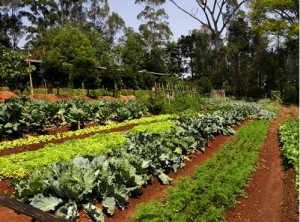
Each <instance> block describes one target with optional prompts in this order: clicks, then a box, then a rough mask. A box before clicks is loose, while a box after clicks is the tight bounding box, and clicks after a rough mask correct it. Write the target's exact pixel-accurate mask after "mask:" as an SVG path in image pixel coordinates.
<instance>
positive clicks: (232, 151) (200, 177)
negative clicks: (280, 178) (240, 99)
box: [133, 120, 269, 222]
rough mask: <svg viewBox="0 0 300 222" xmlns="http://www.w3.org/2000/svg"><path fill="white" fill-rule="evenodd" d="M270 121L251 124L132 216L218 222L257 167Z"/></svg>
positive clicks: (163, 221)
mask: <svg viewBox="0 0 300 222" xmlns="http://www.w3.org/2000/svg"><path fill="white" fill-rule="evenodd" d="M268 125H269V121H266V120H260V121H254V122H251V123H249V124H247V125H245V126H244V127H242V128H241V129H240V130H239V131H238V132H237V134H236V136H235V137H234V139H233V140H231V141H230V142H228V143H226V144H225V145H224V146H223V147H222V149H221V150H220V151H219V152H218V153H216V154H215V155H213V156H212V157H211V158H210V159H209V160H207V161H206V162H205V163H204V164H202V165H201V166H199V167H198V168H197V169H196V171H195V173H194V175H193V176H192V177H183V178H181V179H180V180H179V181H178V182H177V183H176V185H175V186H174V187H170V188H169V189H168V190H167V195H166V199H165V200H164V201H152V202H150V203H148V204H146V205H140V206H139V208H138V210H137V211H136V212H135V214H134V215H133V220H134V221H139V222H150V221H151V222H156V221H157V222H158V221H159V222H167V221H168V222H169V221H176V222H185V221H195V222H200V221H201V222H212V221H215V222H217V221H218V222H219V221H222V220H223V215H224V213H225V209H227V208H229V207H231V206H233V205H234V204H235V203H236V198H237V196H239V195H241V194H242V193H243V189H244V187H245V186H246V184H247V181H248V178H249V177H250V176H251V174H252V172H253V171H254V169H255V167H256V163H257V160H258V153H259V150H260V148H261V146H262V143H263V140H264V138H265V135H266V132H267V128H268Z"/></svg>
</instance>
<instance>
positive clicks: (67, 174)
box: [15, 112, 246, 221]
mask: <svg viewBox="0 0 300 222" xmlns="http://www.w3.org/2000/svg"><path fill="white" fill-rule="evenodd" d="M235 114H236V113H235ZM220 115H221V116H220ZM237 115H238V116H237V117H236V116H232V115H230V112H218V113H214V114H210V115H202V116H194V117H187V116H185V117H183V118H179V119H178V121H177V123H176V126H174V127H171V128H170V129H168V130H165V131H163V132H160V133H153V132H152V133H150V132H149V131H142V132H140V131H138V132H136V133H127V135H126V137H127V142H126V144H124V146H123V147H122V148H120V149H115V150H114V151H113V152H112V153H110V154H109V155H108V156H100V157H92V156H91V155H89V156H86V157H82V158H76V159H74V160H73V161H72V162H70V161H69V162H59V163H54V164H52V167H51V168H50V170H49V171H42V172H35V173H32V174H31V176H30V177H29V178H28V179H27V180H25V181H21V182H20V183H19V184H17V186H16V195H15V196H16V197H17V198H18V199H20V200H23V201H25V202H28V203H30V204H31V205H33V206H35V207H38V208H40V209H42V210H45V211H57V212H58V215H60V216H61V217H63V218H66V219H71V220H73V219H74V218H75V217H76V216H77V215H78V211H79V210H81V209H84V210H85V211H87V212H88V213H89V214H90V215H91V216H92V217H93V218H94V219H95V220H96V221H103V220H104V216H103V213H102V210H101V209H100V208H96V207H95V203H96V201H98V202H101V203H102V206H103V208H104V212H106V213H107V214H108V215H113V214H114V209H115V207H116V206H118V207H119V208H121V209H124V208H125V201H126V200H127V199H128V198H129V197H130V196H136V195H139V194H140V191H141V188H142V186H143V185H145V184H147V183H148V181H149V180H150V179H151V178H152V177H153V176H157V177H158V178H159V180H160V181H161V182H162V183H163V184H169V183H170V182H171V181H172V179H171V178H170V177H169V176H168V175H167V173H168V172H169V171H173V172H177V170H178V169H179V168H182V167H184V159H185V158H186V157H187V156H188V155H189V154H192V153H194V152H196V151H197V150H204V146H205V143H206V142H207V140H208V139H210V138H212V137H213V136H216V135H217V134H220V133H221V134H228V133H233V132H234V131H233V129H232V128H231V127H229V124H228V123H226V120H230V119H240V121H241V120H243V119H245V118H246V116H245V117H243V116H239V115H242V114H238V113H237ZM222 116H226V118H223V117H222ZM190 119H193V121H195V122H197V124H194V125H192V126H193V127H190V126H188V125H187V124H188V123H189V122H191V121H190ZM230 122H231V123H232V124H233V125H234V124H235V123H237V121H230ZM155 124H156V126H157V127H159V128H160V127H161V126H159V124H158V123H155ZM107 135H108V134H107ZM199 135H201V136H199ZM115 139H116V138H114V140H115Z"/></svg>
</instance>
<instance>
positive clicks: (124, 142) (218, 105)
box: [0, 98, 299, 221]
mask: <svg viewBox="0 0 300 222" xmlns="http://www.w3.org/2000/svg"><path fill="white" fill-rule="evenodd" d="M0 105H1V106H2V110H5V112H2V113H1V118H0V120H1V124H0V126H1V127H2V128H1V130H2V131H1V132H2V133H1V136H2V138H4V139H3V141H2V142H1V143H0V153H1V151H8V150H13V151H14V153H11V154H9V155H2V156H1V157H0V179H2V180H4V181H6V180H9V181H11V183H12V185H13V187H14V191H15V192H14V194H13V196H14V198H16V199H18V200H20V201H23V202H25V203H27V204H30V205H32V206H34V207H36V208H39V209H41V210H43V211H45V212H50V213H55V215H57V216H59V217H62V218H65V219H68V220H71V221H74V220H76V218H78V217H79V215H81V212H83V211H84V212H86V213H87V214H88V215H89V217H90V220H91V221H92V220H94V221H106V220H108V221H113V220H114V214H115V212H117V214H118V213H119V212H120V210H124V211H126V208H128V205H130V199H132V198H140V197H141V196H142V195H143V190H144V189H145V188H146V187H151V184H152V183H154V182H155V181H158V182H159V183H161V184H162V185H164V186H166V187H167V186H168V185H171V187H170V188H169V189H167V192H166V196H165V198H164V199H163V200H155V201H153V202H149V203H147V204H146V205H143V206H141V207H138V210H137V211H136V212H135V213H134V215H133V216H132V218H131V220H134V221H220V220H222V219H224V217H225V212H226V210H227V209H229V208H231V207H233V206H234V205H235V204H236V203H237V198H238V197H240V196H241V195H243V193H244V191H243V190H244V188H245V186H246V185H247V184H248V180H249V177H250V176H251V175H252V174H253V172H254V171H255V169H256V164H257V161H258V159H259V155H258V154H259V150H260V148H261V147H262V144H263V141H264V140H265V137H266V134H267V129H268V127H269V125H270V122H271V121H272V119H273V118H274V117H275V113H274V112H272V111H269V110H267V109H266V104H264V103H246V102H214V101H206V105H205V106H206V107H210V109H209V110H206V112H200V113H195V112H186V113H179V114H176V115H158V116H148V117H147V115H148V114H149V113H148V112H147V106H146V105H145V104H143V103H140V102H123V103H121V102H111V103H105V102H101V101H97V102H83V101H80V100H74V101H71V102H58V103H51V102H45V101H30V100H27V99H25V98H21V99H10V100H6V101H5V102H4V103H1V104H0ZM32 113H34V115H32ZM143 116H146V117H143ZM90 123H93V124H96V125H92V126H89V127H86V126H87V125H88V124H90ZM241 123H243V126H242V127H241V128H240V129H238V131H237V132H236V131H235V130H234V127H236V126H238V125H240V124H241ZM98 124H100V125H98ZM287 124H292V123H291V122H287V123H285V124H283V125H282V126H281V127H280V135H281V142H282V143H283V144H286V142H287V141H291V139H289V138H291V137H292V138H293V140H292V141H293V142H291V143H287V144H286V145H284V146H283V150H282V152H283V155H284V156H286V158H287V159H288V162H289V163H291V164H293V165H294V166H295V168H296V166H297V165H296V164H297V163H298V162H297V159H296V158H297V157H296V150H295V149H294V148H291V147H295V145H297V144H296V142H295V141H296V140H295V139H296V138H297V135H296V134H297V133H295V132H296V130H292V129H294V128H296V126H298V123H293V128H292V127H290V126H289V125H288V126H287ZM61 125H66V126H67V127H69V128H70V129H77V130H75V131H71V130H70V131H67V132H63V133H58V134H54V135H41V134H45V133H47V129H48V128H49V127H59V126H61ZM286 129H289V130H290V131H293V133H294V135H290V133H289V132H286V131H288V130H286ZM297 132H298V131H297ZM28 133H31V135H28ZM32 133H34V134H35V135H34V136H32ZM220 135H234V136H233V137H232V139H231V140H230V141H229V142H228V143H226V144H224V146H223V147H222V148H221V150H220V151H218V152H217V153H216V154H215V155H213V156H212V157H211V158H209V159H208V160H207V161H205V162H204V163H203V164H201V165H199V166H197V167H196V170H195V172H194V173H193V174H192V175H190V176H188V177H182V178H179V179H176V182H174V181H173V178H172V176H171V175H172V174H173V175H175V174H176V173H177V172H178V171H181V170H184V167H185V165H186V163H187V162H186V161H189V160H192V159H193V156H195V155H196V156H197V154H198V153H205V152H206V150H207V149H210V148H209V147H208V146H207V145H208V142H209V141H212V140H214V138H216V137H218V136H220ZM288 135H289V136H288ZM298 137H299V134H298ZM12 138H13V139H12ZM8 139H12V140H8ZM297 141H298V140H297ZM39 144H43V145H42V146H40V147H39V148H38V149H36V150H34V151H26V148H28V147H30V146H36V145H39ZM20 148H25V151H20V152H19V151H16V150H17V149H20ZM200 158H201V156H200ZM0 218H1V215H0ZM79 218H80V217H79ZM117 218H118V217H117ZM77 220H78V219H77Z"/></svg>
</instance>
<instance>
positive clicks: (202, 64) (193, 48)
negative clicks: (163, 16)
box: [178, 29, 212, 79]
mask: <svg viewBox="0 0 300 222" xmlns="http://www.w3.org/2000/svg"><path fill="white" fill-rule="evenodd" d="M178 44H179V45H180V50H181V54H182V56H183V59H184V60H186V61H189V62H188V64H187V65H188V66H189V68H190V72H191V75H192V79H193V78H194V77H195V76H196V77H201V76H209V73H210V72H212V69H211V66H212V61H211V56H212V50H211V41H210V35H209V33H208V32H207V31H206V29H201V30H193V31H192V32H191V33H190V34H189V35H186V36H181V37H180V39H179V40H178Z"/></svg>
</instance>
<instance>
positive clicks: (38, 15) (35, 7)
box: [21, 0, 59, 49]
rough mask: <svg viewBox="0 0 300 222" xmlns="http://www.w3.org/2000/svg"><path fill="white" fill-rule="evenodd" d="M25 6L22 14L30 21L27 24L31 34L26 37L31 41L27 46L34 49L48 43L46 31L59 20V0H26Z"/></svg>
mask: <svg viewBox="0 0 300 222" xmlns="http://www.w3.org/2000/svg"><path fill="white" fill-rule="evenodd" d="M24 6H25V8H24V9H23V10H22V11H21V14H22V16H24V17H26V18H27V19H28V20H29V22H30V24H29V25H28V26H27V31H28V32H29V34H28V35H27V37H26V39H27V40H29V41H28V42H27V44H26V48H28V49H33V48H40V47H43V46H45V45H47V43H46V41H45V40H46V32H47V31H48V30H49V29H50V28H52V27H54V26H55V25H57V24H58V22H59V14H58V5H57V2H56V1H55V0H41V1H31V0H24Z"/></svg>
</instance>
